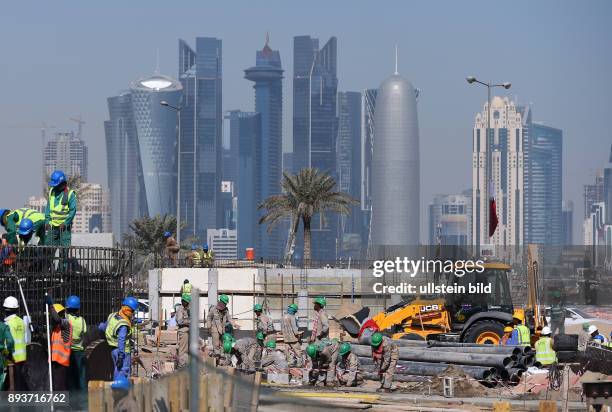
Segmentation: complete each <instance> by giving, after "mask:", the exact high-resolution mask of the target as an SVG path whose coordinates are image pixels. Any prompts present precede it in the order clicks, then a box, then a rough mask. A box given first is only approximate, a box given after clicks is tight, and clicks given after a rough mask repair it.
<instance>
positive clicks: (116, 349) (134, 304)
mask: <svg viewBox="0 0 612 412" xmlns="http://www.w3.org/2000/svg"><path fill="white" fill-rule="evenodd" d="M137 309H138V300H137V299H136V298H135V297H132V296H128V297H126V298H125V299H123V302H122V303H121V309H119V310H118V311H117V312H113V313H111V314H110V315H108V318H107V320H106V322H104V323H101V324H100V326H99V329H100V330H103V331H104V334H105V336H106V342H107V343H108V346H110V347H111V349H112V350H111V356H112V360H113V365H114V367H115V370H114V372H113V379H114V380H117V379H118V378H119V377H121V376H123V377H125V378H129V376H130V373H131V365H132V359H131V356H130V353H131V351H132V348H131V344H130V336H131V334H132V319H133V318H134V313H135V312H136V310H137Z"/></svg>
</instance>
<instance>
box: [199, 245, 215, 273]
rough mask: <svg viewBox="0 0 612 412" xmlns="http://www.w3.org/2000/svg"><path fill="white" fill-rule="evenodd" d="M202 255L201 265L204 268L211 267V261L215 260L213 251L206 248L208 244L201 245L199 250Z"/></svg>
mask: <svg viewBox="0 0 612 412" xmlns="http://www.w3.org/2000/svg"><path fill="white" fill-rule="evenodd" d="M200 255H201V256H202V266H203V267H205V268H211V267H213V263H214V261H215V252H213V251H212V250H209V249H208V244H204V245H202V251H201V252H200Z"/></svg>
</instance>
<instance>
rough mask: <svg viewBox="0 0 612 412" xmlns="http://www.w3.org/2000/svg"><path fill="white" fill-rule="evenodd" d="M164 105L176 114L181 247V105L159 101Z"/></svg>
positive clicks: (179, 240)
mask: <svg viewBox="0 0 612 412" xmlns="http://www.w3.org/2000/svg"><path fill="white" fill-rule="evenodd" d="M159 104H161V105H162V106H164V107H168V108H170V109H172V110H174V111H176V116H177V126H178V130H177V136H176V141H177V144H176V146H177V163H176V168H177V179H176V180H177V182H176V243H178V245H179V248H180V247H181V107H176V106H172V105H171V104H169V103H168V102H167V101H165V100H162V101H161V102H159Z"/></svg>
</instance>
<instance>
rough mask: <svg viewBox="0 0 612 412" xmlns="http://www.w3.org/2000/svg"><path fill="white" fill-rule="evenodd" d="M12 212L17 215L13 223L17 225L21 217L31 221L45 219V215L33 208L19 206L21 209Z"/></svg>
mask: <svg viewBox="0 0 612 412" xmlns="http://www.w3.org/2000/svg"><path fill="white" fill-rule="evenodd" d="M13 213H14V214H16V215H17V218H18V219H17V221H16V222H15V224H16V225H17V226H19V223H21V220H22V219H26V218H27V219H30V220H31V221H32V222H33V223H36V222H39V221H41V220H45V215H44V214H42V213H40V212H37V211H36V210H34V209H26V208H21V209H16V210H15V211H14V212H13Z"/></svg>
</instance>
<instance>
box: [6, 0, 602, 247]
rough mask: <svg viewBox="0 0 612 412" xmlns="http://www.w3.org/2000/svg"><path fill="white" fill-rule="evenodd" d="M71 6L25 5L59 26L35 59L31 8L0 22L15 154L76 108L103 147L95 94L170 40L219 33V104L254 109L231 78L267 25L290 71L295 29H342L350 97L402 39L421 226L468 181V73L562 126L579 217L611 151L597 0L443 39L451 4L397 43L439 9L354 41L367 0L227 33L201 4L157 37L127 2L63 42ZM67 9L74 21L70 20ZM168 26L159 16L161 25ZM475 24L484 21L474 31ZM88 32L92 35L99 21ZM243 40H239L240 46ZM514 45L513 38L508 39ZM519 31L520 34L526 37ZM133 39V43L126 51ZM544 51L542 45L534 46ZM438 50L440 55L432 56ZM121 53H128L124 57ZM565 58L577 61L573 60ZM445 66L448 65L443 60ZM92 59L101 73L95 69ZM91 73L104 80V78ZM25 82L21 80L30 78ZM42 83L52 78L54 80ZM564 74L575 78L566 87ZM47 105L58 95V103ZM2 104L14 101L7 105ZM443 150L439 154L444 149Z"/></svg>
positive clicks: (14, 10) (100, 99)
mask: <svg viewBox="0 0 612 412" xmlns="http://www.w3.org/2000/svg"><path fill="white" fill-rule="evenodd" d="M550 4H555V6H556V7H552V8H551V7H550ZM64 7H66V8H64ZM67 7H68V6H58V7H54V8H48V9H47V7H46V6H40V5H39V6H37V9H31V8H30V10H38V11H33V12H32V13H33V16H34V17H33V23H39V27H40V28H43V29H44V28H47V29H48V27H49V26H48V24H47V23H45V21H47V20H48V21H49V22H50V21H53V24H54V26H53V27H54V30H52V31H51V32H49V33H48V35H47V33H45V35H43V36H40V35H39V36H37V37H36V38H37V42H42V43H43V46H42V47H41V46H39V45H36V50H37V53H33V55H34V58H35V59H36V60H31V59H32V57H29V56H26V55H25V54H24V51H25V50H29V51H31V50H33V47H34V44H37V43H32V44H30V42H31V41H33V40H34V37H33V36H36V34H37V30H38V28H37V27H38V26H37V27H32V29H33V32H32V33H31V34H26V33H25V32H23V28H19V27H18V26H17V25H16V23H18V22H19V19H20V15H21V12H23V11H27V10H28V8H29V7H28V6H13V5H11V6H10V7H9V8H8V10H7V12H6V13H5V15H4V16H5V17H3V18H1V19H2V22H3V23H6V24H3V28H2V29H0V30H2V31H4V30H9V32H12V33H17V34H18V35H22V36H23V43H22V50H17V49H15V48H14V46H13V45H7V48H6V52H7V53H8V54H9V56H11V59H10V61H15V62H16V61H19V62H20V64H19V65H17V64H7V65H5V67H4V68H3V70H6V73H7V74H8V75H9V76H11V77H12V78H14V79H15V80H16V81H14V82H11V83H15V85H19V93H16V90H17V89H15V86H14V85H13V84H9V85H8V90H7V93H6V96H7V97H6V102H5V105H4V106H3V107H4V113H5V116H6V117H4V118H3V119H2V120H1V121H0V133H2V134H3V135H4V136H10V137H13V138H14V139H15V140H16V146H17V147H16V150H20V149H25V147H27V146H32V145H34V144H38V141H39V140H38V139H39V132H38V131H37V130H36V127H34V128H26V127H23V126H24V125H26V126H27V125H34V124H36V125H38V124H41V122H42V121H45V122H47V124H49V125H54V126H58V128H59V129H63V128H67V127H65V126H66V125H67V123H68V118H69V117H70V116H71V115H73V114H75V113H79V112H80V113H81V114H82V115H83V119H84V120H85V121H87V125H86V126H85V130H86V133H85V140H86V142H87V144H88V145H89V146H90V147H91V150H92V152H95V153H102V152H103V151H104V150H103V146H101V144H103V141H104V139H103V138H102V136H103V127H102V124H103V120H104V117H105V111H106V107H105V105H104V99H105V98H106V97H107V96H110V95H113V93H114V92H116V91H117V89H118V87H117V86H118V85H121V84H126V83H127V82H129V81H130V80H132V79H135V78H140V77H142V76H143V75H145V74H146V73H150V72H151V71H152V69H153V68H154V67H155V64H156V63H155V61H156V58H155V56H156V51H157V50H158V49H159V50H160V52H159V55H160V59H159V62H160V63H159V65H160V68H161V71H162V72H164V73H176V66H175V64H176V59H175V57H174V56H176V54H175V53H176V48H175V47H176V41H177V39H178V38H194V37H197V36H215V37H217V38H219V39H222V40H223V41H224V54H223V57H224V72H223V77H225V78H226V79H231V80H229V82H228V81H226V82H224V88H225V89H224V102H226V104H224V105H223V110H226V109H229V108H239V109H241V110H246V111H248V110H252V109H253V105H252V98H251V99H248V96H249V95H251V96H252V89H250V87H248V85H249V82H248V81H247V80H243V79H241V76H240V75H241V71H242V70H243V69H244V67H249V66H250V65H252V50H254V49H258V48H260V47H261V43H262V41H263V38H264V35H265V31H267V30H269V31H270V32H271V44H272V46H273V48H274V49H275V50H280V53H281V56H282V57H283V58H284V60H285V62H288V64H287V67H285V70H286V72H291V71H292V67H291V61H290V60H291V59H290V56H291V54H292V52H293V50H292V47H291V42H292V38H293V36H295V35H300V34H303V33H308V34H311V35H312V36H314V37H318V38H321V39H325V38H329V37H330V36H337V37H338V44H339V45H338V49H339V58H338V71H339V73H338V78H339V87H338V90H339V91H351V90H356V91H358V90H363V89H365V88H373V87H376V86H377V84H378V83H379V82H380V81H381V80H382V79H383V78H384V77H385V75H386V74H387V73H388V72H389V70H390V68H392V64H393V62H392V60H393V59H392V54H393V45H394V44H395V43H398V44H399V50H400V67H402V68H405V69H403V70H402V71H405V72H406V73H407V75H408V77H409V78H410V79H411V80H412V81H413V83H414V84H415V86H416V87H419V88H421V89H423V94H422V97H421V101H420V102H419V122H420V124H421V141H422V158H423V160H424V161H423V164H422V175H423V182H422V196H421V221H422V222H425V221H426V217H425V216H424V211H423V209H426V207H425V206H426V205H427V204H428V202H429V201H431V199H432V197H433V194H434V193H445V192H446V193H454V192H458V191H460V190H463V188H464V187H466V186H468V184H466V182H469V175H470V168H469V152H470V148H469V130H470V129H471V126H472V121H473V113H474V112H475V111H476V110H477V109H478V108H479V107H482V102H483V101H484V97H485V96H484V93H482V92H480V93H479V92H477V91H475V90H471V89H469V88H468V87H467V85H465V83H464V80H463V78H464V76H465V75H468V74H475V75H477V76H483V77H484V78H493V79H499V80H502V81H505V80H509V81H512V82H513V88H512V91H511V93H508V94H507V95H508V96H509V97H514V96H515V94H518V95H519V96H520V98H519V99H518V103H519V104H524V103H528V102H534V107H535V108H536V110H537V113H538V118H539V119H542V120H544V121H546V123H547V124H551V125H554V126H555V127H557V128H559V129H561V130H563V133H564V159H563V165H564V169H565V170H564V182H563V184H564V188H563V193H564V198H565V199H567V200H572V201H574V204H575V205H576V206H577V210H575V215H576V216H580V215H582V214H583V213H584V211H583V210H581V206H582V205H583V202H582V199H581V194H582V185H584V184H586V183H588V182H590V181H592V177H593V174H594V171H593V169H596V168H597V167H596V166H597V165H599V164H602V163H603V162H604V161H605V160H606V159H605V157H606V155H602V154H601V153H602V152H603V151H604V150H605V148H607V145H608V143H609V140H610V135H609V132H608V130H607V126H606V124H605V121H604V120H605V119H606V118H607V116H606V113H609V112H610V103H609V102H608V100H607V97H608V96H609V95H610V93H611V92H612V90H611V86H610V84H609V83H608V82H606V81H604V79H605V73H608V72H610V68H611V67H612V62H611V60H612V59H611V58H610V56H609V53H605V52H602V50H605V46H606V45H609V41H606V39H610V28H609V27H608V26H605V25H604V24H603V18H604V16H606V15H609V14H610V13H609V12H610V5H609V4H606V3H597V2H594V3H593V4H591V7H590V9H589V10H588V12H587V11H585V10H584V9H583V8H581V7H578V6H575V5H568V4H564V5H563V4H562V5H557V4H556V3H546V2H545V3H544V4H538V5H536V6H533V8H532V9H530V15H529V16H525V15H524V13H525V11H524V10H522V11H521V10H512V11H509V12H508V13H507V14H505V16H506V17H507V18H508V19H513V18H515V19H516V18H518V17H519V16H520V17H521V18H523V17H525V18H526V20H525V23H526V26H527V29H526V30H523V31H521V32H512V31H508V30H506V29H504V28H502V27H501V26H499V25H498V24H497V23H493V22H487V21H485V20H483V19H482V17H483V13H482V12H479V11H478V10H477V9H478V8H475V9H476V10H472V13H473V16H467V20H465V19H464V21H463V22H462V23H461V26H467V27H469V26H470V24H474V23H475V22H477V21H478V22H479V23H478V25H477V24H474V27H477V26H478V27H479V28H478V30H477V31H475V30H471V31H470V30H467V31H466V32H462V33H456V34H457V36H451V37H453V38H449V37H448V34H449V33H453V34H454V33H455V31H457V30H458V26H457V24H458V23H453V22H452V21H451V20H452V19H451V17H450V15H452V14H453V13H452V12H453V11H455V12H459V13H463V14H462V15H463V16H465V13H464V12H461V11H460V7H459V6H458V5H457V6H452V5H449V6H448V7H447V9H448V11H449V16H441V26H445V23H448V24H447V25H446V26H445V28H444V29H443V30H442V33H441V35H438V36H436V35H432V36H429V38H428V41H426V42H407V41H405V40H402V39H405V38H415V35H416V34H417V33H419V34H420V35H421V37H423V38H424V37H427V35H428V34H430V33H431V31H428V30H433V28H432V29H427V27H426V26H425V24H424V23H421V22H419V20H425V21H426V20H427V19H426V17H429V16H432V15H433V14H434V10H432V8H431V7H427V6H416V7H414V9H413V10H411V12H412V13H414V14H415V17H416V16H417V15H418V16H420V17H421V18H415V19H413V20H414V22H413V24H412V25H410V27H406V25H402V26H401V29H400V26H399V25H397V24H396V23H398V21H399V20H401V19H400V18H399V16H398V17H397V20H396V18H395V17H393V16H392V17H391V18H390V21H389V24H388V26H389V27H384V28H377V29H376V30H374V29H372V28H367V27H366V26H367V25H361V26H360V27H361V29H360V30H362V31H364V33H362V34H361V35H359V34H358V33H356V32H355V31H354V30H353V31H352V30H349V29H348V27H349V26H350V25H351V24H350V23H351V22H356V21H360V19H364V18H366V16H372V17H375V16H376V15H377V13H379V12H382V11H379V12H377V11H375V10H373V9H368V7H362V8H360V9H361V10H360V11H354V10H346V15H343V17H344V19H345V21H346V22H347V24H346V25H344V24H340V25H332V24H331V22H332V21H335V20H336V19H337V17H338V13H339V12H340V10H341V8H339V7H338V6H336V5H333V6H331V7H330V10H329V13H328V14H329V15H326V16H322V17H321V21H319V22H317V23H312V20H310V22H308V20H309V19H308V18H305V19H303V20H305V22H304V23H302V22H300V23H297V20H296V17H291V16H293V15H295V14H302V13H295V12H293V13H290V12H289V10H290V8H289V7H287V6H285V5H282V4H280V3H277V4H275V7H273V9H274V10H273V11H271V13H272V18H268V19H261V16H263V15H264V14H267V12H268V10H266V13H264V11H254V12H253V13H254V15H252V16H251V17H249V19H246V18H245V17H241V16H237V19H239V21H240V22H241V23H245V24H243V25H242V26H243V27H241V28H240V29H236V28H235V27H234V25H232V27H231V28H224V27H222V25H221V24H219V23H215V21H214V20H215V19H216V20H223V19H222V18H218V17H217V18H215V19H213V18H212V17H210V16H206V15H205V13H198V11H199V10H202V11H203V8H202V7H196V6H194V13H193V14H194V16H187V17H185V19H186V21H183V22H180V23H179V22H178V21H177V23H176V24H175V25H172V24H170V25H169V27H168V30H163V31H162V32H163V33H155V32H152V31H150V30H145V31H144V32H143V33H134V32H133V30H130V29H128V27H131V26H128V21H130V20H131V19H133V18H134V15H135V12H136V7H134V8H133V9H131V8H129V7H128V8H127V9H126V11H125V15H123V16H113V18H117V19H118V21H117V23H116V28H117V30H116V33H112V34H111V35H110V36H111V39H109V38H108V37H107V36H103V37H104V39H102V38H100V37H98V36H97V35H94V34H91V33H89V32H87V31H86V32H85V33H83V31H80V34H79V36H74V37H75V38H73V36H70V34H71V33H73V31H74V26H73V28H72V30H71V29H70V27H69V26H70V25H63V26H62V24H61V22H62V21H66V19H68V18H71V20H77V21H78V23H77V25H85V24H89V23H90V21H89V20H88V17H87V16H88V14H84V13H83V12H82V11H78V10H77V11H74V10H68V9H67ZM455 7H456V8H455ZM210 8H211V11H213V12H214V13H217V14H218V15H219V16H221V17H222V16H224V15H226V14H228V13H230V11H229V10H228V8H227V7H226V6H223V5H211V6H210ZM24 9H25V10H24ZM91 9H97V10H96V11H98V12H99V13H98V14H99V15H100V16H101V17H103V16H104V15H106V13H108V10H105V8H103V7H101V8H97V7H96V6H91ZM519 9H520V7H519ZM523 9H524V7H523ZM593 9H596V10H595V11H594V10H593ZM404 10H406V9H404ZM597 11H598V12H597ZM303 12H304V13H305V15H302V16H301V17H308V16H310V15H311V14H310V12H309V11H303ZM214 13H213V14H214ZM92 14H93V13H92ZM156 14H157V13H154V15H153V16H152V22H153V23H155V22H157V21H159V22H161V21H162V20H161V13H160V15H156ZM245 14H248V13H245ZM283 14H284V15H285V16H286V17H287V21H286V22H285V23H284V24H283V23H282V22H281V21H275V20H274V17H277V18H278V16H279V15H283ZM75 15H76V16H79V17H81V19H80V20H79V19H72V17H75ZM43 16H44V17H43ZM543 16H546V17H547V19H546V21H545V22H544V26H545V27H544V29H545V30H542V29H537V28H535V27H534V26H533V25H534V24H535V23H536V22H540V20H539V19H541V18H542V17H543ZM7 17H9V18H7ZM258 17H259V19H258ZM11 18H12V19H13V21H11ZM5 20H6V21H5ZM196 20H197V21H198V23H196ZM411 20H412V19H411ZM565 20H567V21H568V22H569V21H571V22H574V21H576V20H578V21H581V22H584V23H583V24H580V25H579V30H576V31H575V32H573V33H572V36H571V37H572V38H570V36H569V34H568V33H565V32H564V31H563V29H562V28H563V26H564V24H563V23H562V22H563V21H565ZM255 21H257V22H256V23H255ZM262 21H263V23H262ZM291 22H293V23H294V24H291ZM58 23H60V24H58ZM164 23H165V24H166V23H167V22H165V20H164ZM287 23H290V24H287ZM481 23H483V24H484V25H480V24H481ZM560 23H561V24H560ZM530 24H532V26H530ZM55 25H57V26H55ZM396 25H397V27H395V26H396ZM202 27H206V29H203V28H202ZM546 31H547V32H546ZM9 32H7V33H9ZM93 32H94V33H95V32H96V30H95V27H94V28H93ZM245 33H249V36H250V37H252V39H251V38H247V37H249V36H247V37H245V36H244V34H245ZM482 33H487V36H484V37H483V36H480V34H482ZM543 33H544V35H542V34H543ZM538 35H540V36H538ZM76 37H78V38H76ZM119 38H121V39H122V40H123V42H121V41H116V42H113V44H114V47H113V49H105V48H102V47H99V46H98V43H99V42H100V41H102V40H103V41H104V42H105V43H104V44H106V42H108V41H113V39H119ZM476 38H478V39H479V41H482V42H484V43H485V44H488V45H490V44H504V48H505V49H506V51H505V53H506V54H508V55H512V54H513V53H514V54H516V53H517V52H521V53H522V54H521V56H523V57H524V56H528V57H529V58H530V59H531V60H530V64H529V70H527V69H526V67H523V64H522V63H521V62H520V61H517V62H506V63H505V64H504V65H503V66H501V65H499V64H497V63H496V62H493V63H491V62H489V60H491V59H490V57H491V54H490V53H488V52H483V51H482V50H483V49H484V47H481V45H480V44H479V45H478V46H477V47H476V46H475V44H470V41H469V39H476ZM238 39H240V40H241V42H243V43H244V44H240V43H239V42H238V41H237V40H238ZM509 39H513V41H508V40H509ZM527 39H529V41H526V40H527ZM559 39H562V40H563V41H559ZM83 42H86V43H87V45H88V46H89V47H82V46H81V45H83V44H84V43H83ZM559 43H562V44H564V46H563V49H561V48H560V47H558V46H557V44H559ZM44 44H48V46H49V47H46V48H45V47H44ZM136 45H137V46H138V47H135V46H136ZM374 45H375V46H374ZM39 48H40V50H39ZM96 49H97V52H98V53H99V50H102V49H103V50H107V51H105V53H102V55H103V56H100V58H101V59H103V61H105V62H108V61H116V60H122V62H123V65H122V66H124V67H125V71H123V69H122V70H117V69H114V70H111V71H108V70H104V71H103V72H100V71H99V69H98V68H96V64H98V61H99V60H96V59H97V58H98V57H96V56H93V55H92V52H93V51H94V50H96ZM247 49H248V51H246V50H247ZM364 49H367V50H368V57H367V60H365V62H366V64H359V63H360V62H364V60H360V58H359V56H363V50H364ZM542 50H546V52H545V53H541V54H538V53H540V52H541V51H542ZM433 51H435V52H436V53H435V54H433ZM523 52H524V53H523ZM525 53H526V54H525ZM126 54H127V55H128V56H129V58H126V57H125V56H126ZM438 54H440V55H441V56H438ZM572 56H573V57H572ZM517 60H521V59H517ZM574 60H579V61H580V62H579V64H578V62H574ZM442 61H444V62H445V64H440V63H441V62H442ZM30 62H32V63H30ZM83 62H90V63H89V64H87V67H88V70H82V67H80V65H82V64H86V63H83ZM24 66H27V70H23V69H24ZM99 66H100V67H105V66H104V65H99ZM579 66H580V67H579ZM18 72H22V73H18ZM83 72H84V73H83ZM427 72H432V73H431V74H428V73H427ZM41 73H49V75H48V76H45V75H41ZM100 73H104V75H103V76H101V74H100ZM22 76H26V77H25V78H27V81H25V78H24V77H22ZM67 76H68V77H67ZM92 77H93V78H96V82H93V83H95V84H93V83H92V82H88V83H87V82H85V80H86V79H87V80H91V79H92ZM51 78H53V79H54V80H55V81H50V79H51ZM68 78H70V79H71V82H72V84H75V85H77V86H79V87H73V88H69V90H66V91H65V92H64V93H57V92H56V90H57V89H56V88H57V87H61V88H62V89H63V90H65V89H66V87H65V84H66V83H67V81H68ZM19 79H24V80H22V81H20V80H19ZM565 79H574V80H573V81H569V82H566V81H565ZM228 83H231V84H228ZM81 85H82V87H80V86H81ZM88 86H89V87H88ZM284 88H285V90H287V91H288V92H289V93H288V96H287V97H286V98H285V99H284V100H285V103H284V107H283V109H284V124H283V130H284V131H285V132H286V133H285V136H284V143H288V144H287V145H286V146H287V148H286V149H285V150H284V151H285V152H287V151H288V150H287V149H288V148H289V147H290V142H291V139H292V132H291V125H292V123H291V121H290V119H291V112H292V111H291V104H292V99H293V98H292V96H291V95H290V89H291V87H290V83H288V79H285V80H284ZM34 90H37V94H40V97H41V98H40V99H37V100H36V101H35V102H33V101H32V100H31V99H28V100H24V99H22V96H23V97H25V96H28V95H31V94H32V93H33V91H34ZM561 90H562V91H561ZM559 93H563V96H564V99H558V96H559ZM47 95H48V96H47ZM50 99H53V104H52V103H51V100H50ZM580 100H585V101H588V102H589V103H590V104H588V105H587V104H584V105H577V104H576V102H577V101H580ZM8 101H10V102H11V105H8ZM26 102H27V103H26ZM582 106H588V107H582ZM288 119H289V121H288ZM62 122H64V123H62ZM585 142H586V143H585ZM566 143H567V144H566ZM441 147H443V148H444V149H445V150H439V149H440V148H441ZM103 157H104V156H97V157H96V159H92V161H91V162H90V163H91V165H90V171H89V173H90V175H91V176H90V180H91V181H99V182H106V176H105V170H104V169H105V164H106V162H105V161H104V159H103ZM599 157H601V158H599ZM466 160H467V161H466ZM11 161H13V160H12V159H9V163H8V166H7V167H9V168H14V167H17V165H16V164H12V163H11ZM440 164H443V165H445V167H452V168H453V173H452V174H451V176H449V174H448V173H441V172H438V171H436V167H438V166H439V165H440ZM590 165H592V166H590ZM32 169H36V170H33V171H32V173H31V175H30V174H29V173H27V172H25V173H24V176H23V183H22V185H21V186H22V187H25V188H21V187H20V188H17V189H15V191H12V192H11V193H8V194H6V195H5V196H3V198H4V199H6V202H7V203H9V204H8V205H7V206H19V205H21V204H23V202H24V200H25V199H26V198H27V196H29V195H31V194H33V193H36V192H37V190H36V189H34V185H35V184H36V182H35V181H36V177H37V176H40V172H39V170H40V168H39V167H33V168H32ZM30 185H31V187H30ZM423 226H424V225H423V224H421V234H422V236H421V237H422V238H423V239H424V238H426V237H425V236H423V232H424V228H423ZM574 233H575V236H574V238H575V240H576V239H577V238H578V236H576V235H577V234H579V233H580V230H579V228H578V227H577V226H576V223H575V226H574Z"/></svg>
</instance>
